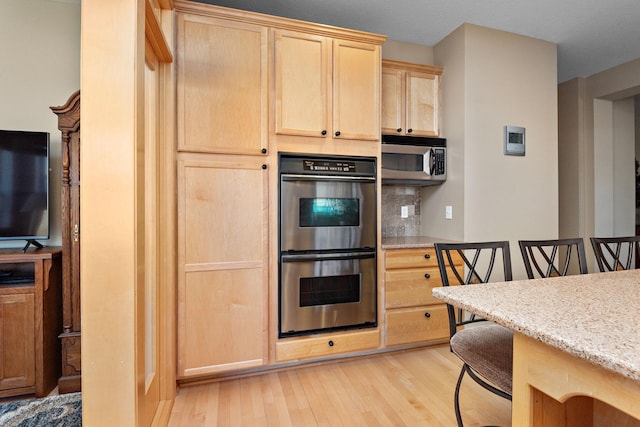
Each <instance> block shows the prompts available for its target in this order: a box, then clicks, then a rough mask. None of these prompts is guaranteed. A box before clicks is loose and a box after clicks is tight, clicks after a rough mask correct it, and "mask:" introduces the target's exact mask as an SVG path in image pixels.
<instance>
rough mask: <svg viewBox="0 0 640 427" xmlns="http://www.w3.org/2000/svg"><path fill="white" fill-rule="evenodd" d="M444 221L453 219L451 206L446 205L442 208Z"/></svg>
mask: <svg viewBox="0 0 640 427" xmlns="http://www.w3.org/2000/svg"><path fill="white" fill-rule="evenodd" d="M444 219H453V206H450V205H447V206H445V207H444Z"/></svg>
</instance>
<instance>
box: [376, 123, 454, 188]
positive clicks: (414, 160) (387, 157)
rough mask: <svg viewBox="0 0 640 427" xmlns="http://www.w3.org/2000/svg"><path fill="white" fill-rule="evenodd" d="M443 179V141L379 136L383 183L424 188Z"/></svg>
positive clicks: (442, 139) (444, 160)
mask: <svg viewBox="0 0 640 427" xmlns="http://www.w3.org/2000/svg"><path fill="white" fill-rule="evenodd" d="M446 179H447V140H446V139H444V138H423V137H414V136H398V135H382V184H402V185H422V186H425V185H435V184H441V183H442V182H444V181H445V180H446Z"/></svg>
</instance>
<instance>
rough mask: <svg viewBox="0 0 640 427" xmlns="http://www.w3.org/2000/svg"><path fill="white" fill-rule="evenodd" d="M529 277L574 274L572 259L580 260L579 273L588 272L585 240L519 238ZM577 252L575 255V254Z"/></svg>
mask: <svg viewBox="0 0 640 427" xmlns="http://www.w3.org/2000/svg"><path fill="white" fill-rule="evenodd" d="M518 244H519V245H520V252H522V260H523V261H524V267H525V269H526V270H527V277H529V279H534V278H536V277H556V276H566V275H568V274H574V270H571V268H572V261H574V262H575V260H577V262H578V269H577V273H579V274H587V273H588V271H587V257H586V255H585V251H584V241H583V240H582V238H580V237H578V238H575V239H554V240H519V241H518ZM574 253H575V257H574V256H573V254H574Z"/></svg>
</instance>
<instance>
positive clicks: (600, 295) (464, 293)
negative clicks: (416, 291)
mask: <svg viewBox="0 0 640 427" xmlns="http://www.w3.org/2000/svg"><path fill="white" fill-rule="evenodd" d="M433 295H434V297H436V298H438V299H441V300H443V301H445V302H447V303H450V304H452V305H454V306H457V307H462V308H464V309H465V310H468V311H469V312H472V313H475V314H476V315H479V316H482V317H484V318H486V319H488V320H491V321H494V322H496V323H498V324H501V325H503V326H505V327H507V328H509V329H512V330H513V331H514V346H513V352H514V358H513V365H514V367H513V401H512V402H513V405H512V421H513V422H512V425H513V426H518V427H520V426H545V427H547V426H605V425H606V426H612V425H616V426H640V357H639V356H638V355H639V354H640V332H639V331H638V325H639V320H638V319H640V270H630V271H619V272H612V273H595V274H587V275H580V276H567V277H557V278H552V279H534V280H521V281H513V282H501V283H487V284H482V285H479V286H456V287H446V288H436V289H433Z"/></svg>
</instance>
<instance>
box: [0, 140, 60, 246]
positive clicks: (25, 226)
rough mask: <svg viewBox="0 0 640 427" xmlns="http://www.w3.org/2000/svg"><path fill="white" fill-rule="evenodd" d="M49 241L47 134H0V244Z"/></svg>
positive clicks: (28, 243)
mask: <svg viewBox="0 0 640 427" xmlns="http://www.w3.org/2000/svg"><path fill="white" fill-rule="evenodd" d="M48 238H49V133H48V132H28V131H12V130H0V240H26V241H27V245H26V246H25V248H24V250H25V251H26V249H27V248H28V247H29V245H30V244H34V245H36V246H39V247H41V244H40V243H39V242H37V239H48Z"/></svg>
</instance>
